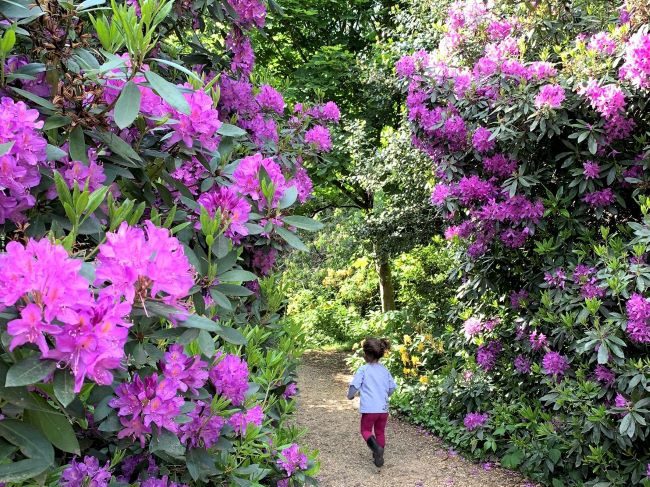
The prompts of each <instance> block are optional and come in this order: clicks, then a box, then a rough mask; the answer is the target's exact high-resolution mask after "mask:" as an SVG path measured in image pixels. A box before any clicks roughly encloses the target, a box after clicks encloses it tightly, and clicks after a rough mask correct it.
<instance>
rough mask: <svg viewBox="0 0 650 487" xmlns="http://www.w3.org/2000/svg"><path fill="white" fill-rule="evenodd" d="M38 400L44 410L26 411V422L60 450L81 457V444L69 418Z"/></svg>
mask: <svg viewBox="0 0 650 487" xmlns="http://www.w3.org/2000/svg"><path fill="white" fill-rule="evenodd" d="M36 400H37V401H38V402H39V403H40V405H41V407H42V409H40V410H38V411H32V410H27V411H25V412H24V413H23V416H24V418H25V421H27V422H28V423H30V424H31V425H32V426H34V427H36V428H38V429H39V430H40V431H41V432H42V433H43V434H44V435H45V437H46V438H47V439H48V440H50V442H51V443H52V444H53V445H54V446H56V447H57V448H58V449H59V450H61V451H64V452H68V453H74V454H75V455H79V454H80V453H81V451H80V448H79V442H78V441H77V437H76V435H75V433H74V429H73V428H72V425H71V424H70V422H69V421H68V418H66V417H65V416H64V415H63V414H61V413H60V412H58V411H57V410H55V409H54V408H52V407H51V406H50V405H49V404H48V403H47V401H46V400H45V399H43V398H42V397H40V396H37V397H36Z"/></svg>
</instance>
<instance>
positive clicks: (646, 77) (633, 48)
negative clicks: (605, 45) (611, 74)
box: [619, 31, 650, 89]
mask: <svg viewBox="0 0 650 487" xmlns="http://www.w3.org/2000/svg"><path fill="white" fill-rule="evenodd" d="M624 57H625V63H624V64H623V66H621V69H620V70H619V76H620V77H621V78H623V79H626V80H628V81H630V82H631V83H632V85H634V86H636V87H637V88H646V89H647V88H650V34H646V33H644V32H643V31H639V32H637V33H635V34H633V35H632V36H631V37H630V39H629V40H628V41H627V44H626V45H625V56H624Z"/></svg>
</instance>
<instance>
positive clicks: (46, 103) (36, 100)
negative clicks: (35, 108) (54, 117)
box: [10, 88, 56, 110]
mask: <svg viewBox="0 0 650 487" xmlns="http://www.w3.org/2000/svg"><path fill="white" fill-rule="evenodd" d="M10 89H11V90H12V91H15V92H16V93H18V94H19V95H20V96H22V97H23V98H27V99H28V100H29V101H33V102H34V103H36V104H37V105H39V106H41V107H43V108H47V109H48V110H56V105H54V104H53V103H52V102H51V101H49V100H46V99H45V98H42V97H40V96H38V95H35V94H34V93H30V92H29V91H25V90H21V89H20V88H10Z"/></svg>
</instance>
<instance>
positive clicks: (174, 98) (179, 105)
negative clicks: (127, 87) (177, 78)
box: [144, 71, 191, 115]
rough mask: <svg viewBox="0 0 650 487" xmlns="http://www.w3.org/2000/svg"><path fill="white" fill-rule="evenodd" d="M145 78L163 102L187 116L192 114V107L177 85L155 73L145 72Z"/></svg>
mask: <svg viewBox="0 0 650 487" xmlns="http://www.w3.org/2000/svg"><path fill="white" fill-rule="evenodd" d="M144 76H145V78H147V81H148V82H149V84H150V85H151V88H152V89H153V90H154V91H155V92H156V93H158V95H160V96H161V97H162V99H163V100H165V101H166V102H167V103H169V104H170V105H171V106H172V107H174V108H175V109H176V110H178V111H179V112H181V113H184V114H185V115H189V114H190V113H191V109H190V105H189V104H188V103H187V100H186V99H185V97H184V96H183V93H181V91H180V90H179V89H178V87H177V86H176V85H174V84H172V83H170V82H169V81H167V80H166V79H164V78H162V77H161V76H158V75H157V74H156V73H154V72H153V71H145V72H144Z"/></svg>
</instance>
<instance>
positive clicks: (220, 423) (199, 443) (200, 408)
mask: <svg viewBox="0 0 650 487" xmlns="http://www.w3.org/2000/svg"><path fill="white" fill-rule="evenodd" d="M187 416H189V417H190V418H191V419H192V421H190V422H189V423H184V424H182V425H181V426H180V428H179V435H180V436H179V439H180V441H181V443H183V444H184V445H187V446H189V447H190V448H211V447H212V446H214V445H215V444H216V443H217V441H219V436H220V435H221V429H222V428H223V427H224V425H225V424H226V420H225V419H223V418H222V417H220V416H215V415H213V414H212V413H211V411H210V404H208V403H205V402H203V401H197V402H196V406H195V408H194V409H193V410H192V411H190V412H189V413H187Z"/></svg>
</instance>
